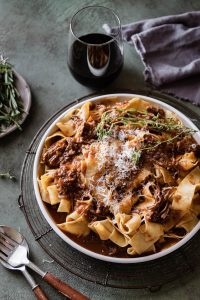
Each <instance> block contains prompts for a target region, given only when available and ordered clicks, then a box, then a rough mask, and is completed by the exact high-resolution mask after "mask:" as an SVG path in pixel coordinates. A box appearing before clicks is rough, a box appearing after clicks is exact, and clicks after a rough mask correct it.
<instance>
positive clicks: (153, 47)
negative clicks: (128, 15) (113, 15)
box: [122, 11, 200, 105]
mask: <svg viewBox="0 0 200 300" xmlns="http://www.w3.org/2000/svg"><path fill="white" fill-rule="evenodd" d="M122 34H123V39H124V40H125V41H127V42H128V43H130V44H134V45H135V48H136V50H137V52H138V53H139V55H140V57H141V59H142V61H143V63H144V65H145V70H144V77H145V81H146V82H147V83H148V84H150V85H153V86H154V87H156V88H158V89H160V90H162V91H164V92H166V93H169V94H173V95H175V96H177V97H179V98H183V99H186V100H189V101H191V102H193V103H194V104H196V105H200V11H197V12H189V13H184V14H181V15H172V16H166V17H159V18H155V19H149V20H144V21H139V22H136V23H132V24H128V25H124V26H122Z"/></svg>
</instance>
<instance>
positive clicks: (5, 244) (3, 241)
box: [0, 236, 14, 250]
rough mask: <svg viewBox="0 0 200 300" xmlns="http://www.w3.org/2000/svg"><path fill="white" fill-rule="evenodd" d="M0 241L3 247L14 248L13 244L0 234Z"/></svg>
mask: <svg viewBox="0 0 200 300" xmlns="http://www.w3.org/2000/svg"><path fill="white" fill-rule="evenodd" d="M0 243H1V244H3V245H4V246H5V247H7V248H8V249H10V250H13V249H14V246H13V245H11V244H9V243H8V242H7V241H6V240H4V239H3V238H2V237H1V236H0Z"/></svg>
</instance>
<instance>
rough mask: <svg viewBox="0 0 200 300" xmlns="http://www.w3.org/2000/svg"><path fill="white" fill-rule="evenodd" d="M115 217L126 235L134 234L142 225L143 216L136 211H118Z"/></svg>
mask: <svg viewBox="0 0 200 300" xmlns="http://www.w3.org/2000/svg"><path fill="white" fill-rule="evenodd" d="M115 219H116V222H117V226H118V228H119V230H120V231H121V233H123V234H126V235H132V234H133V233H135V232H136V230H137V229H138V228H139V227H140V225H141V217H140V215H139V214H135V213H133V214H132V215H127V214H121V213H118V214H117V215H116V217H115Z"/></svg>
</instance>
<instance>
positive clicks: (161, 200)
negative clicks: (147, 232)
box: [147, 186, 170, 224]
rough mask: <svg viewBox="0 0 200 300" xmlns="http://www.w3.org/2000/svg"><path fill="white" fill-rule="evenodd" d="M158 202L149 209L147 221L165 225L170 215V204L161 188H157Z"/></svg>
mask: <svg viewBox="0 0 200 300" xmlns="http://www.w3.org/2000/svg"><path fill="white" fill-rule="evenodd" d="M154 197H155V199H156V202H155V204H154V205H152V206H151V207H149V208H148V212H147V219H148V220H149V221H150V222H155V223H160V224H163V223H165V222H166V221H167V219H168V217H169V213H170V202H169V201H168V200H167V199H166V197H164V195H162V193H161V190H160V188H159V187H158V186H157V188H156V189H155V192H154Z"/></svg>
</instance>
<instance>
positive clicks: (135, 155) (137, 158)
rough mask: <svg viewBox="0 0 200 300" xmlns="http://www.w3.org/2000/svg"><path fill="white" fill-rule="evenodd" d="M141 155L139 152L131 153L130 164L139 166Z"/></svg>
mask: <svg viewBox="0 0 200 300" xmlns="http://www.w3.org/2000/svg"><path fill="white" fill-rule="evenodd" d="M141 154H142V151H141V150H134V151H133V154H132V163H133V164H134V165H136V166H137V165H138V164H139V161H140V157H141Z"/></svg>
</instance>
